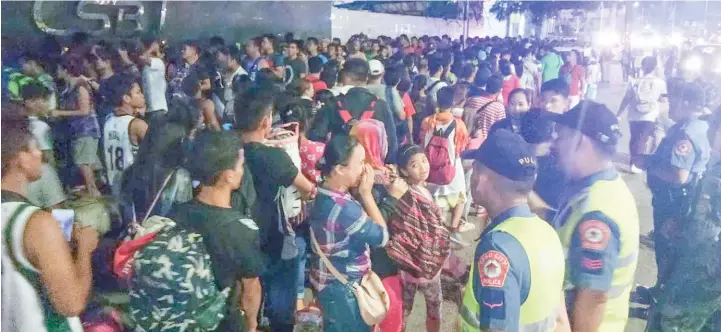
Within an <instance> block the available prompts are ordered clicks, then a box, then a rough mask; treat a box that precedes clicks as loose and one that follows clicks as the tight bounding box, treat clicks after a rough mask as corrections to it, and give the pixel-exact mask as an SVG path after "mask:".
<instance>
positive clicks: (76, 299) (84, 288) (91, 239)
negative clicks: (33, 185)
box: [23, 211, 98, 317]
mask: <svg viewBox="0 0 721 332" xmlns="http://www.w3.org/2000/svg"><path fill="white" fill-rule="evenodd" d="M73 235H74V236H75V237H76V238H77V243H78V246H77V247H78V248H77V257H76V258H75V259H73V257H72V254H71V251H70V246H69V245H68V243H67V241H65V238H64V237H63V234H62V231H61V230H60V227H59V225H58V222H57V221H55V219H53V217H52V215H50V214H49V213H47V212H43V211H41V212H36V213H35V214H33V216H32V217H30V220H29V221H28V224H27V226H26V227H25V233H24V239H23V248H24V250H25V255H26V257H28V259H29V260H30V263H31V264H32V265H33V266H35V267H36V268H37V269H38V270H39V271H40V277H41V278H42V282H43V285H44V286H45V288H46V289H47V291H48V294H49V297H50V303H51V304H52V305H53V308H55V310H57V311H58V313H60V314H61V315H63V316H67V317H72V316H78V315H79V314H80V313H82V312H83V310H85V303H86V301H87V299H88V295H89V294H90V289H91V285H92V280H93V278H92V271H91V269H90V257H91V253H92V252H93V250H94V249H95V247H97V243H98V239H97V236H98V233H97V232H96V231H95V230H93V229H91V228H88V227H86V228H81V229H76V230H75V234H73Z"/></svg>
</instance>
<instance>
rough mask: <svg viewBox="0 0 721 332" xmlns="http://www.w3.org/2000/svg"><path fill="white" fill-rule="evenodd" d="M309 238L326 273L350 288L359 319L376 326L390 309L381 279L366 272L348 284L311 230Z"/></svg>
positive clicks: (372, 273)
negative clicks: (356, 301)
mask: <svg viewBox="0 0 721 332" xmlns="http://www.w3.org/2000/svg"><path fill="white" fill-rule="evenodd" d="M310 238H311V241H313V248H314V249H315V252H316V253H317V254H318V256H320V259H321V260H322V261H323V264H325V266H326V268H328V271H330V273H331V274H333V276H334V277H335V278H336V279H338V281H340V283H342V284H343V285H345V286H348V287H350V288H351V289H352V290H353V294H355V297H356V299H357V300H358V308H359V309H360V314H361V317H362V318H363V321H364V322H365V323H366V324H368V325H369V326H373V325H377V324H379V323H380V322H382V321H383V319H384V318H386V315H388V310H389V308H390V298H389V296H388V292H386V289H385V287H384V286H383V283H382V282H381V278H379V277H378V275H377V274H375V272H373V271H368V273H366V274H365V275H364V276H363V278H361V280H360V282H359V283H358V282H353V283H349V282H348V278H346V277H345V276H344V275H343V274H341V273H340V272H338V270H337V269H336V268H335V266H333V263H331V262H330V260H329V259H328V257H327V256H326V255H325V254H324V253H323V251H322V250H321V249H320V245H319V244H318V241H317V240H316V239H315V234H314V233H313V230H312V229H311V231H310Z"/></svg>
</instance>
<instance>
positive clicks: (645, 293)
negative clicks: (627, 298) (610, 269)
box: [631, 285, 652, 305]
mask: <svg viewBox="0 0 721 332" xmlns="http://www.w3.org/2000/svg"><path fill="white" fill-rule="evenodd" d="M651 298H652V294H651V288H648V287H645V286H641V285H636V289H634V290H633V292H631V302H633V303H638V304H641V305H650V304H651Z"/></svg>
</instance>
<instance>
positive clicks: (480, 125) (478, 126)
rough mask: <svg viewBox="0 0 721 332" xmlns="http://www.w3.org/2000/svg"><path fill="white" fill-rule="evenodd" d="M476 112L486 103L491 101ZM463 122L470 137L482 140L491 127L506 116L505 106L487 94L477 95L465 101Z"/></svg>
mask: <svg viewBox="0 0 721 332" xmlns="http://www.w3.org/2000/svg"><path fill="white" fill-rule="evenodd" d="M491 102H493V103H492V104H490V105H488V106H487V107H485V108H484V109H483V111H481V112H478V111H479V110H480V109H481V108H482V107H484V106H486V104H488V103H491ZM464 108H465V111H464V116H463V122H464V123H466V126H467V127H468V129H469V132H470V134H471V135H470V136H471V138H474V139H479V140H481V141H484V140H485V139H486V137H488V134H489V133H490V132H491V127H492V126H493V124H495V123H496V122H498V121H501V120H503V119H505V118H506V108H505V107H503V104H502V103H499V102H497V101H496V99H495V98H493V99H491V98H490V97H489V96H477V97H472V98H469V99H468V101H466V105H465V107H464Z"/></svg>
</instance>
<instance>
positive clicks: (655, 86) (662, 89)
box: [628, 74, 668, 122]
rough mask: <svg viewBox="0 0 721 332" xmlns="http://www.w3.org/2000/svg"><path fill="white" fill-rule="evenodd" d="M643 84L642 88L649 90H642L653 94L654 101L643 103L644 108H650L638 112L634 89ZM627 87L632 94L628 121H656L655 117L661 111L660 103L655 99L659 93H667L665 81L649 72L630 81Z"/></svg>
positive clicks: (657, 98) (658, 97)
mask: <svg viewBox="0 0 721 332" xmlns="http://www.w3.org/2000/svg"><path fill="white" fill-rule="evenodd" d="M639 85H641V86H643V87H644V89H651V91H648V92H644V93H646V94H648V95H651V96H653V97H652V98H653V100H655V101H656V102H654V103H647V104H645V105H644V106H645V108H646V109H648V108H649V107H650V108H651V110H650V111H646V112H640V111H639V110H638V108H637V107H636V106H637V97H636V95H635V94H636V90H637V88H636V87H637V86H639ZM629 89H631V90H632V93H633V94H634V96H633V100H632V101H631V105H630V106H629V111H628V121H651V122H656V119H657V118H658V115H659V113H660V112H661V105H660V103H659V102H658V101H657V100H659V99H660V98H661V95H664V94H667V93H668V91H667V88H666V81H664V80H662V79H660V78H658V77H657V76H656V75H654V74H649V75H646V76H644V77H641V78H639V79H638V80H636V81H635V82H632V83H631V84H630V87H629Z"/></svg>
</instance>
